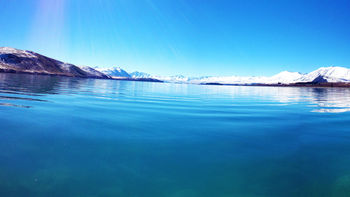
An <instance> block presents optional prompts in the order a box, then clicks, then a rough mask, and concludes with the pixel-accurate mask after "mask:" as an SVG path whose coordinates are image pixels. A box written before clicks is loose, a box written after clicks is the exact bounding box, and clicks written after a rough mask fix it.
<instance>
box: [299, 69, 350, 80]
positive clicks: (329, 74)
mask: <svg viewBox="0 0 350 197" xmlns="http://www.w3.org/2000/svg"><path fill="white" fill-rule="evenodd" d="M320 76H321V77H323V78H324V79H326V80H327V81H328V82H350V69H348V68H344V67H321V68H319V69H317V70H315V71H313V72H310V73H309V74H306V75H304V76H302V77H301V78H300V79H299V81H300V82H311V81H313V80H314V79H316V78H317V77H320Z"/></svg>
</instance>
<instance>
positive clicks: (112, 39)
mask: <svg viewBox="0 0 350 197" xmlns="http://www.w3.org/2000/svg"><path fill="white" fill-rule="evenodd" d="M0 3H1V6H0V23H1V30H0V46H9V47H14V48H19V49H25V50H32V51H35V52H38V53H41V54H43V55H46V56H49V57H52V58H55V59H58V60H61V61H65V62H69V63H72V64H75V65H87V66H92V67H96V66H98V67H105V68H106V67H113V66H120V67H121V68H123V69H125V70H126V71H128V72H132V71H136V70H137V71H142V72H147V73H151V74H154V75H177V74H182V75H186V76H208V75H210V76H227V75H244V76H248V75H254V76H257V75H266V76H271V75H274V74H276V73H278V72H280V71H284V70H288V71H298V72H302V73H306V72H310V71H312V70H315V69H317V68H318V67H321V66H344V67H350V25H349V21H350V12H349V10H350V0H333V1H331V0H274V1H273V0H99V1H96V0H74V1H69V0H11V1H9V0H0Z"/></svg>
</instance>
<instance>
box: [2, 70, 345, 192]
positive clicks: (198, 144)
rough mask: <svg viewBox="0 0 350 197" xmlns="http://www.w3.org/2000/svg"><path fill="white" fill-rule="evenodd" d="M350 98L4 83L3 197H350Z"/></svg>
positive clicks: (226, 89) (324, 92)
mask: <svg viewBox="0 0 350 197" xmlns="http://www.w3.org/2000/svg"><path fill="white" fill-rule="evenodd" d="M349 110H350V89H342V88H293V87H234V86H200V85H184V84H167V83H150V82H130V81H113V80H97V79H75V78H65V77H50V76H34V75H17V74H0V121H1V122H0V150H1V151H0V196H21V197H22V196H26V197H27V196H43V197H47V196H50V197H55V196H66V197H67V196H68V197H69V196H72V197H73V196H74V197H77V196H82V197H88V196H118V197H119V196H122V197H129V196H130V197H236V196H238V197H258V196H259V197H260V196H266V197H274V196H276V197H288V196H293V197H294V196H307V197H309V196H315V197H322V196H327V197H328V196H344V197H345V196H350V112H348V111H349Z"/></svg>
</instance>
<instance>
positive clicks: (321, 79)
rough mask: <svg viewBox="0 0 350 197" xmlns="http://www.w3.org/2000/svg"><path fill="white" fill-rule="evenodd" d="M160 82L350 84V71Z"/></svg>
mask: <svg viewBox="0 0 350 197" xmlns="http://www.w3.org/2000/svg"><path fill="white" fill-rule="evenodd" d="M156 78H157V79H159V80H163V81H166V82H176V83H193V84H205V83H220V84H237V85H240V84H241V85H252V84H293V83H311V82H313V83H325V82H332V83H334V82H350V69H348V68H344V67H322V68H319V69H317V70H315V71H313V72H310V73H308V74H301V73H299V72H289V71H283V72H280V73H278V74H276V75H274V76H271V77H265V76H251V77H249V76H248V77H244V76H223V77H200V78H189V77H184V76H174V77H156Z"/></svg>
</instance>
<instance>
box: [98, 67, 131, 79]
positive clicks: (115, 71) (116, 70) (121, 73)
mask: <svg viewBox="0 0 350 197" xmlns="http://www.w3.org/2000/svg"><path fill="white" fill-rule="evenodd" d="M97 70H98V71H100V72H102V73H104V74H106V75H109V76H112V77H125V78H130V77H131V76H130V75H129V73H127V72H126V71H125V70H123V69H121V68H120V67H113V68H97Z"/></svg>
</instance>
